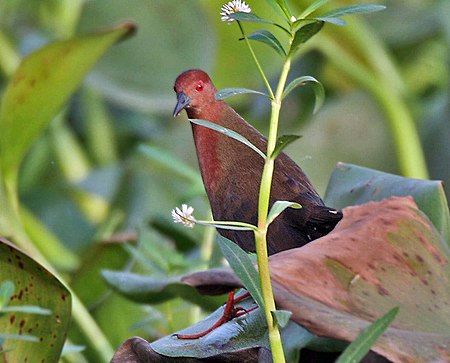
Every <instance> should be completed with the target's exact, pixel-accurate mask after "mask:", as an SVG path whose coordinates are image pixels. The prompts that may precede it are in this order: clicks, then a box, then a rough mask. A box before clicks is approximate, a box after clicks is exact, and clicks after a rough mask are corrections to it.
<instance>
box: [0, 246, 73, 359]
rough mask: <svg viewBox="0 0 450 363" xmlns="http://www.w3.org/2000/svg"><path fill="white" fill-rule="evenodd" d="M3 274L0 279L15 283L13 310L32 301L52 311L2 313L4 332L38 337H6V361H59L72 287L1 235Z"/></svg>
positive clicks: (0, 270)
mask: <svg viewBox="0 0 450 363" xmlns="http://www.w3.org/2000/svg"><path fill="white" fill-rule="evenodd" d="M0 276H1V281H5V280H10V281H12V282H13V283H14V286H15V292H14V294H13V295H12V296H11V297H10V299H9V304H8V308H10V310H24V309H21V308H23V306H24V305H25V306H29V305H32V306H36V307H39V308H43V309H48V310H50V311H51V314H50V315H36V314H35V313H34V312H33V310H27V309H25V311H9V312H6V313H4V314H0V333H1V334H8V335H10V336H14V334H17V335H27V336H31V337H35V341H26V340H16V339H6V340H5V342H4V343H3V344H2V348H3V350H4V352H3V353H2V354H3V355H2V357H3V359H4V361H5V362H6V361H8V362H44V361H45V362H57V361H58V358H59V355H60V354H61V350H62V348H63V345H64V341H65V339H66V333H67V329H68V326H69V322H70V316H71V296H70V293H69V291H68V290H67V289H66V288H65V287H64V285H63V284H62V283H61V282H59V281H58V279H56V277H54V276H53V275H52V274H51V273H50V272H48V271H47V270H45V269H44V268H43V267H42V266H41V265H40V264H38V263H37V262H36V261H34V260H33V259H32V258H30V257H29V256H28V255H26V254H25V253H23V252H21V251H20V250H18V249H17V248H16V247H14V246H13V245H12V244H11V243H10V242H8V241H6V240H5V239H3V238H0ZM39 310H41V309H39ZM36 312H39V311H38V310H37V311H36Z"/></svg>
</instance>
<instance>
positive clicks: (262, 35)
mask: <svg viewBox="0 0 450 363" xmlns="http://www.w3.org/2000/svg"><path fill="white" fill-rule="evenodd" d="M247 38H248V39H251V40H256V41H258V42H262V43H264V44H267V45H268V46H269V47H271V48H272V49H274V50H275V51H276V52H277V53H278V54H279V55H281V56H285V55H286V52H285V50H284V48H283V46H282V45H281V43H280V42H279V40H278V39H277V38H276V37H275V35H273V34H272V33H271V32H269V31H268V30H258V31H255V32H254V33H252V34H250V35H249V36H248V37H247Z"/></svg>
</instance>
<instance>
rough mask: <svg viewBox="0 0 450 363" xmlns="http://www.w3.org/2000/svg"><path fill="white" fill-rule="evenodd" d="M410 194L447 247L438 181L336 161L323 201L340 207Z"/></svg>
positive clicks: (449, 221) (447, 219) (448, 217)
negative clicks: (403, 175) (407, 176)
mask: <svg viewBox="0 0 450 363" xmlns="http://www.w3.org/2000/svg"><path fill="white" fill-rule="evenodd" d="M407 195H411V196H412V197H413V198H414V201H415V202H416V203H417V205H418V207H419V209H420V210H421V211H422V212H424V213H425V214H426V215H427V216H428V218H430V220H431V222H433V224H434V226H435V227H436V229H437V230H438V231H439V233H440V235H441V236H442V238H443V239H444V241H446V242H447V244H448V246H450V214H449V209H448V203H447V199H446V197H445V192H444V188H443V185H442V182H441V181H435V180H418V179H410V178H404V177H401V176H398V175H393V174H389V173H384V172H381V171H378V170H373V169H368V168H364V167H362V166H357V165H352V164H345V163H339V164H338V165H337V166H336V168H335V169H334V171H333V173H332V175H331V178H330V182H329V184H328V188H327V192H326V195H325V198H324V200H325V202H326V204H327V205H331V206H333V207H335V208H339V209H342V208H344V207H347V206H350V205H359V204H364V203H367V202H369V201H377V200H382V199H384V198H387V197H390V196H407Z"/></svg>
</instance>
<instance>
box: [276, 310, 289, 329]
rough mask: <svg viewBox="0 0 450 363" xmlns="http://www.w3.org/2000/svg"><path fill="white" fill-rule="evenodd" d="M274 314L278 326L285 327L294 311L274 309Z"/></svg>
mask: <svg viewBox="0 0 450 363" xmlns="http://www.w3.org/2000/svg"><path fill="white" fill-rule="evenodd" d="M272 316H273V319H274V320H275V321H276V322H277V324H278V326H280V327H282V328H284V327H285V326H286V325H287V324H288V323H289V319H290V318H291V316H292V313H291V312H290V311H288V310H275V311H272Z"/></svg>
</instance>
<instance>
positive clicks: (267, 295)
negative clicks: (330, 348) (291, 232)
mask: <svg viewBox="0 0 450 363" xmlns="http://www.w3.org/2000/svg"><path fill="white" fill-rule="evenodd" d="M238 24H239V29H240V30H241V33H242V36H243V38H244V40H245V42H246V44H247V47H248V49H249V51H250V54H251V55H252V58H253V60H254V62H255V64H256V67H257V69H258V71H259V73H260V74H261V77H262V79H263V81H264V83H265V85H266V88H267V90H268V92H269V95H270V99H271V115H270V128H269V137H268V141H267V154H266V155H267V157H266V160H265V163H264V169H263V173H262V177H261V185H260V190H259V200H258V229H257V230H256V231H255V245H256V255H257V262H258V271H259V278H260V281H261V290H262V296H263V300H264V313H265V316H266V321H267V327H268V331H269V342H270V349H271V351H272V358H273V361H274V363H284V362H285V361H286V360H285V357H284V351H283V344H282V341H281V334H280V330H279V327H278V324H277V322H276V321H275V320H274V318H273V315H272V312H273V311H275V310H276V306H275V299H274V296H273V289H272V282H271V278H270V269H269V254H268V251H267V231H268V227H269V226H268V224H267V216H268V213H269V206H270V190H271V187H272V177H273V172H274V167H275V158H274V157H272V155H273V151H274V150H275V146H276V142H277V135H278V121H279V116H280V110H281V100H282V94H283V90H284V87H285V85H286V80H287V76H288V74H289V70H290V68H291V55H290V54H289V55H288V56H287V57H286V60H285V62H284V65H283V69H282V72H281V75H280V79H279V82H278V86H277V89H276V93H275V95H274V94H273V91H272V88H271V87H270V84H269V81H268V80H267V77H266V76H265V74H264V71H263V70H262V68H261V65H260V64H259V62H258V59H257V58H256V55H255V53H254V51H253V48H252V46H251V44H250V42H249V40H248V39H247V37H246V36H245V33H244V30H243V27H242V25H241V24H240V22H239V21H238ZM290 41H291V40H290Z"/></svg>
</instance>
